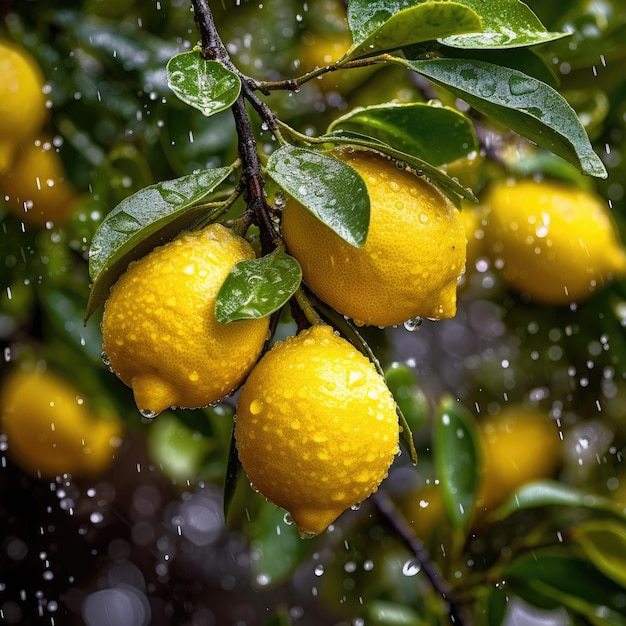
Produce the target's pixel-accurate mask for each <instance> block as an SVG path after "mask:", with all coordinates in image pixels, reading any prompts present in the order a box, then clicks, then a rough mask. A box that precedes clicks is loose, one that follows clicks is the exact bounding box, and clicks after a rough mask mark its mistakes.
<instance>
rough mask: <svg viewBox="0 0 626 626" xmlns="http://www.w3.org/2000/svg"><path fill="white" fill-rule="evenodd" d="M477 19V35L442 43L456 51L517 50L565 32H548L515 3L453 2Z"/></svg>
mask: <svg viewBox="0 0 626 626" xmlns="http://www.w3.org/2000/svg"><path fill="white" fill-rule="evenodd" d="M457 2H459V3H460V4H464V5H465V6H467V7H469V8H471V9H473V10H474V11H475V12H476V13H477V14H478V15H479V16H480V18H481V20H482V24H483V28H482V30H481V32H480V33H471V34H465V35H452V36H451V37H444V38H443V39H442V43H444V44H446V45H447V46H453V47H457V48H518V47H523V46H533V45H536V44H541V43H546V42H547V41H554V40H555V39H561V37H565V36H566V35H567V33H554V32H552V33H551V32H548V31H547V30H546V28H545V26H544V25H543V24H542V23H541V22H540V21H539V18H537V16H536V15H535V14H534V13H533V12H532V11H531V10H530V8H529V7H527V6H526V5H525V4H524V3H523V2H520V1H519V0H498V1H497V2H485V0H457Z"/></svg>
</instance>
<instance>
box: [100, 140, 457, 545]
mask: <svg viewBox="0 0 626 626" xmlns="http://www.w3.org/2000/svg"><path fill="white" fill-rule="evenodd" d="M334 154H335V156H336V157H337V158H340V159H343V160H345V161H346V162H347V163H349V165H351V166H352V167H354V168H355V169H356V171H357V172H359V173H360V174H361V176H362V177H363V180H364V182H365V184H366V186H367V189H368V192H369V196H370V203H371V218H370V227H369V233H368V237H367V241H366V243H365V246H364V247H363V248H360V249H357V248H353V247H352V246H349V245H348V244H346V243H345V242H344V241H343V240H342V239H340V238H339V237H338V236H337V235H336V234H334V233H333V232H332V231H331V230H330V229H329V228H327V227H326V226H324V225H323V224H321V223H319V222H317V220H315V219H314V218H312V217H311V216H310V215H309V213H308V212H307V211H306V210H305V209H304V208H303V207H302V206H301V205H299V204H298V203H297V202H296V201H294V200H288V201H287V203H286V205H285V206H284V209H283V221H282V227H283V236H284V239H285V242H286V245H287V249H288V251H289V252H290V253H291V254H293V256H294V257H296V258H297V259H298V261H299V262H300V264H301V265H302V269H303V275H304V278H305V281H306V283H307V285H308V286H309V288H310V289H311V290H312V291H313V292H314V293H315V294H316V296H318V297H319V298H321V299H322V300H324V301H325V302H327V303H328V304H329V305H331V306H332V307H334V308H335V309H336V310H337V311H340V312H341V313H343V314H344V315H346V316H349V317H352V318H353V319H355V320H358V322H359V323H362V324H370V325H378V326H389V325H393V324H399V323H402V322H404V321H405V320H407V319H410V318H414V317H416V316H422V317H431V318H444V317H450V316H452V315H454V314H455V312H456V285H457V281H458V278H459V276H460V275H461V274H462V272H463V270H464V265H465V243H466V242H465V233H464V230H463V227H462V225H461V222H460V218H459V213H458V211H457V210H456V209H455V208H454V207H453V206H452V205H451V204H450V202H449V201H448V200H447V198H445V196H443V195H442V194H441V193H440V192H439V191H438V190H437V189H436V188H434V187H433V186H432V185H430V184H429V183H427V182H425V181H424V180H423V179H421V178H419V177H418V176H416V175H415V174H414V173H411V172H409V171H407V170H405V169H401V168H398V167H397V166H396V164H395V162H394V161H391V160H389V159H387V158H386V157H383V156H382V155H379V154H378V153H374V152H370V151H349V152H344V151H336V152H335V153H334ZM254 255H255V253H254V250H253V248H252V247H251V246H250V244H249V243H248V242H247V241H246V240H245V239H243V238H242V237H240V236H238V235H236V234H234V233H233V231H232V230H230V229H228V228H226V227H225V226H223V225H220V224H212V225H210V226H207V227H206V228H204V229H202V230H200V231H193V232H187V233H184V234H181V235H179V236H178V237H177V238H176V239H174V240H173V241H171V242H169V243H167V244H165V245H163V246H160V247H157V248H155V249H154V250H153V251H152V252H151V253H150V254H148V255H146V256H145V257H143V258H141V259H139V260H137V261H135V262H133V263H131V264H130V265H129V267H128V269H127V270H126V272H125V273H124V274H122V276H121V277H120V278H119V280H118V281H117V283H116V284H115V285H114V286H113V288H112V289H111V293H110V295H109V298H108V300H107V302H106V304H105V309H104V314H103V320H102V332H103V351H104V354H105V360H106V362H107V363H108V364H109V365H110V368H111V369H112V371H114V372H115V373H116V374H117V375H118V376H119V378H120V379H121V380H122V381H123V382H124V383H126V384H127V385H128V386H130V387H132V389H133V393H134V397H135V401H136V403H137V406H138V408H139V410H140V411H141V412H142V414H143V415H144V416H146V417H152V416H156V415H157V414H158V413H160V412H161V411H163V410H165V409H166V408H169V407H172V406H176V407H188V408H192V407H202V406H206V405H208V404H211V403H214V402H217V401H219V400H221V399H222V398H223V397H224V396H225V395H227V394H230V393H231V392H233V391H234V390H236V389H237V388H238V387H239V386H240V385H241V384H242V383H244V380H245V383H244V386H243V389H242V391H241V395H240V396H239V399H238V408H237V415H236V426H235V436H236V443H237V448H238V452H239V457H240V459H241V463H242V465H243V468H244V470H245V471H246V473H247V475H248V478H249V479H250V481H251V483H252V485H253V486H254V488H255V489H257V490H258V491H260V492H261V493H262V494H263V495H264V496H265V497H266V498H268V499H269V500H270V501H272V502H274V503H275V504H276V505H278V506H280V507H283V508H285V509H286V510H287V511H288V512H289V514H290V515H291V517H292V519H293V521H294V522H295V523H296V525H297V526H298V529H299V531H300V533H301V535H302V536H314V535H317V534H319V533H320V532H322V531H323V530H324V529H325V528H326V527H327V526H328V525H329V524H331V523H332V522H333V521H334V520H335V519H336V518H337V517H338V515H339V514H341V512H342V511H344V510H345V509H346V508H348V507H350V506H353V505H356V504H358V503H359V502H361V501H362V500H363V499H365V498H366V497H368V496H369V495H370V494H371V493H372V492H374V491H375V490H376V489H377V488H378V485H379V484H380V482H381V481H382V480H383V479H384V478H385V476H386V475H387V472H388V470H389V467H390V465H391V463H392V462H393V459H394V457H395V455H396V453H397V451H398V440H399V425H398V418H397V412H396V403H395V400H394V398H393V396H392V394H391V392H390V391H389V389H388V388H387V386H386V384H385V381H384V378H383V377H382V375H381V374H380V373H379V372H378V371H377V370H376V368H375V366H374V365H373V364H372V363H371V362H370V361H369V359H367V358H366V357H365V356H363V355H362V354H361V353H360V352H358V351H357V350H356V349H355V348H354V347H353V346H352V344H351V343H349V342H348V341H347V340H346V339H344V338H342V337H340V336H339V335H338V334H337V333H336V332H335V331H334V330H333V329H332V328H331V327H330V326H328V325H326V324H318V325H313V326H312V327H310V328H307V329H305V330H302V331H301V332H300V333H299V334H297V335H296V336H293V337H289V338H287V339H286V340H285V341H279V342H277V343H275V344H274V345H273V347H272V348H271V349H270V350H269V351H267V352H266V353H265V354H264V355H263V356H262V357H261V353H262V351H263V349H264V347H265V345H266V343H267V342H268V340H269V339H270V337H269V319H268V318H267V317H265V318H260V319H249V320H241V321H236V322H231V323H228V324H221V323H219V322H218V321H217V319H216V316H215V302H216V298H217V293H218V291H219V289H220V287H221V285H222V283H223V282H224V280H225V278H226V276H227V275H228V273H229V272H230V270H231V268H232V267H233V265H234V264H235V263H236V262H237V261H240V260H242V259H250V258H252V257H254ZM246 379H247V380H246Z"/></svg>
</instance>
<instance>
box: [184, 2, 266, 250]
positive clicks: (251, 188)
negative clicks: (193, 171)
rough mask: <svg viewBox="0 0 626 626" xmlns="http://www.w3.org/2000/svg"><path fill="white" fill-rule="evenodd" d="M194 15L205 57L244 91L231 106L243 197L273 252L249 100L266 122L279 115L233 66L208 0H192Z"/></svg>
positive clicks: (263, 241) (262, 237) (264, 246)
mask: <svg viewBox="0 0 626 626" xmlns="http://www.w3.org/2000/svg"><path fill="white" fill-rule="evenodd" d="M191 2H192V5H193V10H194V15H195V21H196V25H197V27H198V30H199V32H200V37H201V40H202V55H203V56H204V58H205V59H211V60H213V61H219V62H220V63H222V64H223V65H224V67H226V68H227V69H229V70H230V71H232V72H234V73H236V74H237V75H238V76H239V78H240V80H241V84H242V89H241V93H240V94H239V97H238V98H237V100H235V102H234V104H233V105H232V107H231V110H232V113H233V117H234V120H235V128H236V129H237V137H238V153H239V158H240V159H241V164H242V168H243V172H242V181H243V183H244V199H245V201H246V203H247V205H248V211H250V212H251V213H252V214H253V215H254V216H255V222H256V224H257V226H258V227H259V230H260V235H261V250H262V252H263V253H264V254H267V253H269V252H271V251H272V250H273V249H274V248H275V246H276V240H277V238H278V234H277V232H276V229H275V228H274V223H273V222H272V219H271V210H270V207H269V205H268V204H267V200H266V199H265V194H264V193H263V186H264V184H265V181H264V178H263V173H262V169H261V162H260V160H259V153H258V151H257V145H256V139H255V138H254V133H253V132H252V126H251V124H250V118H249V117H248V113H247V111H246V99H248V100H250V102H251V103H252V105H253V106H254V107H255V108H256V109H257V110H259V113H260V114H262V115H263V119H264V120H265V121H266V123H268V124H271V125H272V126H273V127H275V126H276V118H275V116H274V115H273V113H272V112H271V111H270V110H269V108H267V107H264V105H263V103H261V102H260V101H259V100H258V98H256V96H255V95H254V94H253V93H252V91H251V89H250V86H249V79H248V78H247V77H246V76H243V75H242V74H241V72H239V70H238V69H237V68H236V67H235V66H234V64H233V63H232V61H231V59H230V55H229V54H228V50H227V49H226V46H225V45H224V43H223V42H222V39H221V38H220V36H219V33H218V32H217V28H216V26H215V21H214V20H213V14H212V13H211V9H210V8H209V5H208V3H207V0H191Z"/></svg>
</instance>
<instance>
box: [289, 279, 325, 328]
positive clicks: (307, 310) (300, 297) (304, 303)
mask: <svg viewBox="0 0 626 626" xmlns="http://www.w3.org/2000/svg"><path fill="white" fill-rule="evenodd" d="M294 298H295V300H296V302H297V303H298V306H299V307H300V310H301V311H302V313H304V317H306V319H307V321H308V322H309V324H311V326H317V325H319V324H325V323H326V322H324V320H323V319H322V318H321V317H320V316H319V315H318V313H317V311H316V310H315V309H314V308H313V305H312V304H311V301H310V300H309V299H308V297H307V296H306V294H305V293H304V291H303V290H302V287H299V288H298V290H297V291H296V293H295V294H294Z"/></svg>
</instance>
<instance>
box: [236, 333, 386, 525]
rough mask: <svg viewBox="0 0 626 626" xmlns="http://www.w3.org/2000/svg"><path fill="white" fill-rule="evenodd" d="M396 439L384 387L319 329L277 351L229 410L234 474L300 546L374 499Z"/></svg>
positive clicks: (358, 358) (364, 363)
mask: <svg viewBox="0 0 626 626" xmlns="http://www.w3.org/2000/svg"><path fill="white" fill-rule="evenodd" d="M398 433H399V427H398V419H397V415H396V404H395V401H394V399H393V397H392V395H391V393H390V391H389V389H388V388H387V386H386V385H385V381H384V379H383V377H382V376H380V374H379V373H378V372H377V371H376V369H375V368H374V366H373V365H372V363H371V362H370V361H369V360H368V359H367V358H366V357H365V356H363V355H362V354H361V353H360V352H357V351H356V350H355V349H354V348H353V347H352V345H351V344H350V343H349V342H347V341H346V340H345V339H342V338H341V337H339V336H338V335H336V334H335V333H334V332H333V329H332V328H331V327H330V326H325V325H320V326H314V327H312V328H309V329H307V330H304V331H302V332H301V333H299V334H298V335H297V336H296V337H289V338H287V340H286V341H283V342H278V343H276V344H275V345H274V347H273V348H272V349H271V350H270V351H269V352H268V353H267V354H265V356H263V358H262V359H261V360H260V361H259V363H258V364H257V365H256V367H255V368H254V369H253V370H252V372H251V374H250V376H249V377H248V380H247V381H246V383H245V385H244V387H243V390H242V392H241V395H240V397H239V401H238V405H237V415H236V422H235V437H236V443H237V450H238V452H239V458H240V460H241V463H242V466H243V469H244V470H245V472H246V474H247V476H248V478H249V479H250V481H251V483H252V484H253V486H254V488H255V489H257V490H259V491H260V492H261V493H262V494H263V495H264V496H265V497H266V498H267V499H269V500H270V501H271V502H273V503H274V504H276V505H277V506H279V507H282V508H284V509H286V510H287V511H288V512H289V514H290V515H291V517H292V519H293V521H294V522H295V523H296V525H297V526H298V529H299V531H300V534H301V536H303V537H310V536H315V535H317V534H319V533H321V532H322V531H323V530H324V529H325V528H326V527H327V526H328V525H329V524H331V523H332V522H333V521H334V520H335V519H336V518H337V517H338V516H339V515H340V514H341V513H342V512H343V511H344V510H345V509H347V508H348V507H350V506H353V505H356V504H357V503H360V502H361V501H362V500H364V499H365V498H367V497H368V496H369V495H370V494H371V493H373V492H374V491H376V490H377V488H378V485H379V484H380V483H381V481H382V480H383V479H384V478H385V477H386V476H387V472H388V469H389V466H390V465H391V463H392V461H393V459H394V456H395V455H396V453H397V451H398V436H399V434H398Z"/></svg>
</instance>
